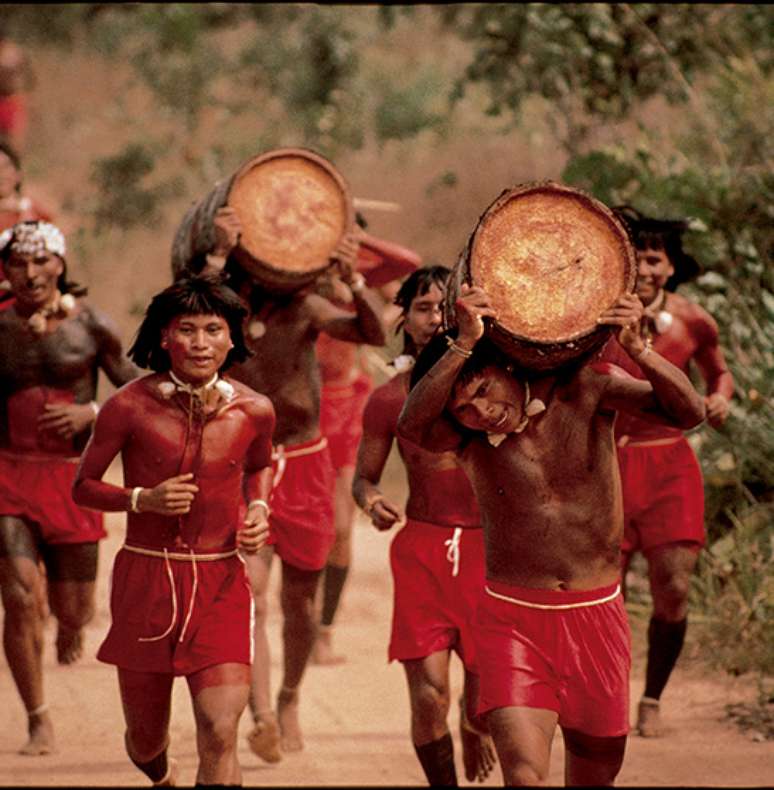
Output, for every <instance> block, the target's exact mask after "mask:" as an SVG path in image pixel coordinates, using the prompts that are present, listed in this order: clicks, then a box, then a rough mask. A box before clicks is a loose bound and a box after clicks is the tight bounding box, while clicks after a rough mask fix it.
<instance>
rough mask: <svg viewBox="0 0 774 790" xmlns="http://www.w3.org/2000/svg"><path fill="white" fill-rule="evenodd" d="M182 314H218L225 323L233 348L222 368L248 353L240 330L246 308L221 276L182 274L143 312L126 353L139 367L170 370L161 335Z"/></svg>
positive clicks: (245, 356) (161, 370)
mask: <svg viewBox="0 0 774 790" xmlns="http://www.w3.org/2000/svg"><path fill="white" fill-rule="evenodd" d="M181 315H217V316H220V317H221V318H223V319H224V320H225V322H226V323H227V324H228V328H229V331H230V332H231V342H232V343H233V344H234V347H233V348H232V349H230V350H229V352H228V355H227V356H226V360H225V362H224V363H223V365H222V367H221V370H225V369H226V368H228V367H229V366H230V365H232V364H233V363H235V362H244V360H246V359H247V358H248V357H250V356H251V354H252V352H251V351H250V349H249V348H248V347H247V344H246V343H245V337H244V332H243V329H242V325H243V322H244V320H245V318H246V317H247V307H246V305H245V303H244V302H243V301H242V300H241V299H240V298H239V297H238V296H237V295H236V294H235V293H234V291H232V290H231V288H229V287H228V286H226V285H224V284H223V282H222V280H221V279H220V277H218V276H213V275H198V276H195V277H184V278H181V279H180V280H177V281H175V282H174V283H172V285H170V286H168V287H167V288H165V289H164V290H163V291H161V292H160V293H158V294H156V296H154V297H153V299H151V302H150V304H149V305H148V308H147V310H146V311H145V317H144V318H143V320H142V323H141V324H140V326H139V328H138V330H137V334H136V335H135V339H134V343H133V345H132V347H131V348H130V349H129V351H128V352H127V356H129V358H130V359H132V360H134V362H135V363H136V364H137V365H139V366H140V367H141V368H150V369H151V370H155V371H156V372H157V373H163V372H165V371H167V370H169V369H170V367H171V364H172V363H171V360H170V358H169V354H168V353H167V352H166V351H165V350H164V349H163V348H162V347H161V336H162V332H163V330H164V329H165V328H166V327H167V326H169V324H170V323H171V321H172V320H173V319H174V318H177V317H178V316H181Z"/></svg>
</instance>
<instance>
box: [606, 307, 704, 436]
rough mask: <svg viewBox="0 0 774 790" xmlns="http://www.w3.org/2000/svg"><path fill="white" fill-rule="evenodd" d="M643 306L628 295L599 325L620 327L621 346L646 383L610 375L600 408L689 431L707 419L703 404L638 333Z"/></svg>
mask: <svg viewBox="0 0 774 790" xmlns="http://www.w3.org/2000/svg"><path fill="white" fill-rule="evenodd" d="M641 318H642V303H641V302H640V300H639V298H638V297H637V296H636V295H634V294H629V293H625V294H623V295H622V296H621V297H620V298H619V299H618V301H617V302H616V303H615V304H614V305H613V306H612V307H611V308H610V309H609V310H606V311H605V312H603V313H602V314H601V315H600V317H599V319H598V321H599V323H600V324H607V325H611V326H619V327H620V330H619V332H618V343H619V345H620V346H621V348H622V349H623V350H624V351H625V352H626V353H627V354H628V355H629V356H630V357H631V358H632V359H633V360H634V361H635V362H636V363H637V365H638V366H639V368H640V370H641V371H642V373H643V374H644V376H645V378H646V379H647V382H643V381H637V380H636V379H633V378H630V377H628V376H610V378H609V380H608V382H607V386H606V388H605V392H604V394H603V395H602V398H601V401H600V405H601V406H603V407H604V408H610V409H616V410H620V411H625V412H627V413H630V414H634V415H636V416H640V417H643V418H646V419H649V420H651V421H655V422H660V423H664V424H667V425H671V426H673V427H675V428H681V429H682V430H687V429H688V428H693V427H694V426H695V425H698V424H699V423H700V422H701V421H702V420H703V419H704V416H705V411H704V402H703V400H702V397H701V395H700V394H699V393H698V392H697V391H696V390H695V388H694V387H693V385H692V384H691V382H690V379H689V378H688V376H686V375H685V373H683V371H682V370H680V368H678V367H677V366H676V365H673V364H672V363H671V362H669V361H668V360H667V359H665V358H664V357H662V356H661V355H660V354H659V353H658V352H656V351H654V350H653V349H652V348H651V347H650V345H649V344H646V343H645V341H644V340H643V339H642V336H641V335H640V332H639V326H640V320H641Z"/></svg>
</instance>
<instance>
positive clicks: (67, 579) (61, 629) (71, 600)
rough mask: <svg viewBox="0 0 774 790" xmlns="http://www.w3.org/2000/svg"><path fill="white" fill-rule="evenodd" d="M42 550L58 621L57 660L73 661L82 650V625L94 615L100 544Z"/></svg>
mask: <svg viewBox="0 0 774 790" xmlns="http://www.w3.org/2000/svg"><path fill="white" fill-rule="evenodd" d="M43 551H44V556H45V559H46V568H47V571H48V600H49V605H50V607H51V611H52V612H53V614H54V616H55V617H56V619H57V623H58V629H57V637H56V654H57V660H58V661H59V663H60V664H72V663H73V662H74V661H76V660H77V659H78V658H80V656H81V653H82V652H83V627H84V626H85V625H86V624H87V623H88V622H89V621H90V620H91V619H92V618H93V617H94V611H95V606H94V591H95V587H96V578H97V555H98V544H97V543H96V542H93V543H75V544H66V545H49V546H46V547H45V548H44V550H43Z"/></svg>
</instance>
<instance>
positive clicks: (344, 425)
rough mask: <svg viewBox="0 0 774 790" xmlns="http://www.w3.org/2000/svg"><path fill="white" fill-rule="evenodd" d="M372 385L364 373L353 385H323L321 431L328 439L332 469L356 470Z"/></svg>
mask: <svg viewBox="0 0 774 790" xmlns="http://www.w3.org/2000/svg"><path fill="white" fill-rule="evenodd" d="M372 388H373V383H372V381H371V379H370V378H369V377H368V376H366V375H365V374H364V373H362V374H361V375H360V376H358V377H357V378H356V379H355V380H354V381H353V382H352V383H351V384H347V385H344V386H332V385H325V384H323V387H322V394H321V398H320V430H321V431H322V434H323V436H325V437H326V438H327V439H328V447H329V448H330V451H331V461H332V462H333V468H334V469H335V470H336V471H338V470H339V469H341V468H343V467H345V466H354V465H355V462H356V461H357V448H358V445H359V444H360V437H361V436H362V435H363V410H364V409H365V405H366V401H367V400H368V396H369V395H370V394H371V389H372Z"/></svg>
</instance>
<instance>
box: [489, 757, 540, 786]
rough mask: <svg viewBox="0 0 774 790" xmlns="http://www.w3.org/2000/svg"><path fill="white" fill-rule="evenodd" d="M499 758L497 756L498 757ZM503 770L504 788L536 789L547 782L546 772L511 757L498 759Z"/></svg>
mask: <svg viewBox="0 0 774 790" xmlns="http://www.w3.org/2000/svg"><path fill="white" fill-rule="evenodd" d="M498 756H499V755H498ZM500 764H501V765H502V768H503V779H504V784H505V786H506V787H536V786H538V785H543V784H545V783H546V781H547V780H548V771H541V770H540V769H539V768H538V767H537V766H534V765H531V764H530V763H527V762H524V761H523V760H521V759H519V758H517V757H512V758H511V759H509V758H508V756H507V755H506V756H505V758H503V757H500Z"/></svg>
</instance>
